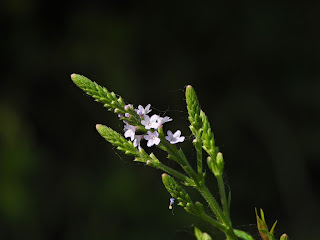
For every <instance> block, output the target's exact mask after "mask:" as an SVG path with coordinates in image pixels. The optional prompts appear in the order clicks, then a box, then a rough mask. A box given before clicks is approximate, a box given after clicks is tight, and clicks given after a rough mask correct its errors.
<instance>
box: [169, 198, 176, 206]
mask: <svg viewBox="0 0 320 240" xmlns="http://www.w3.org/2000/svg"><path fill="white" fill-rule="evenodd" d="M174 200H175V199H174V198H170V204H169V209H172V207H173V204H174Z"/></svg>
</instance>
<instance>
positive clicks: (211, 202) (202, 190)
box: [197, 184, 229, 224]
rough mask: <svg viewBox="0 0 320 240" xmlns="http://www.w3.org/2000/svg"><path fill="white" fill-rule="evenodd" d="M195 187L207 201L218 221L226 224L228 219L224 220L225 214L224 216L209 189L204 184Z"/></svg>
mask: <svg viewBox="0 0 320 240" xmlns="http://www.w3.org/2000/svg"><path fill="white" fill-rule="evenodd" d="M197 189H198V191H199V192H200V193H201V195H202V196H203V198H204V199H205V200H206V201H207V202H208V204H209V206H210V208H211V209H212V211H213V212H214V214H215V215H216V216H217V218H218V220H219V222H221V223H224V224H227V223H228V222H229V221H227V220H226V218H225V216H224V214H223V212H222V210H221V208H220V206H219V204H218V202H217V201H216V199H215V198H214V197H213V196H212V194H211V192H210V191H209V189H208V188H207V187H206V186H205V185H204V184H202V185H199V186H198V188H197Z"/></svg>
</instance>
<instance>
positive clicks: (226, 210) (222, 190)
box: [216, 174, 231, 225]
mask: <svg viewBox="0 0 320 240" xmlns="http://www.w3.org/2000/svg"><path fill="white" fill-rule="evenodd" d="M216 178H217V181H218V187H219V193H220V197H221V203H222V208H223V212H224V215H225V216H226V218H227V219H228V220H229V223H230V225H231V221H230V211H229V207H228V200H227V195H226V191H225V188H224V183H223V179H222V175H221V174H220V175H217V176H216Z"/></svg>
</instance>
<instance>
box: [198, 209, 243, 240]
mask: <svg viewBox="0 0 320 240" xmlns="http://www.w3.org/2000/svg"><path fill="white" fill-rule="evenodd" d="M200 217H201V218H202V219H203V220H205V221H207V222H208V223H210V224H211V225H213V226H215V227H216V228H219V229H220V230H221V231H222V232H224V233H225V234H226V236H227V240H237V239H238V237H237V236H236V235H235V233H234V232H233V229H232V228H230V227H228V226H226V225H223V224H221V223H219V222H218V221H216V220H214V219H213V218H212V217H209V216H208V215H207V214H205V213H202V214H201V215H200Z"/></svg>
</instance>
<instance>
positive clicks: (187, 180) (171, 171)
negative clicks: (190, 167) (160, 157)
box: [154, 162, 195, 185]
mask: <svg viewBox="0 0 320 240" xmlns="http://www.w3.org/2000/svg"><path fill="white" fill-rule="evenodd" d="M154 167H156V168H158V169H161V170H163V171H165V172H167V173H169V174H170V175H171V176H174V177H176V178H178V179H180V180H182V181H184V182H185V183H187V184H188V185H195V183H194V181H193V180H192V179H191V178H189V177H187V176H186V175H184V174H182V173H180V172H178V171H177V170H175V169H172V168H170V167H168V166H166V165H164V164H162V163H161V162H160V163H158V164H156V165H154Z"/></svg>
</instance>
